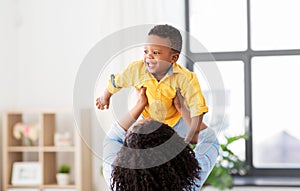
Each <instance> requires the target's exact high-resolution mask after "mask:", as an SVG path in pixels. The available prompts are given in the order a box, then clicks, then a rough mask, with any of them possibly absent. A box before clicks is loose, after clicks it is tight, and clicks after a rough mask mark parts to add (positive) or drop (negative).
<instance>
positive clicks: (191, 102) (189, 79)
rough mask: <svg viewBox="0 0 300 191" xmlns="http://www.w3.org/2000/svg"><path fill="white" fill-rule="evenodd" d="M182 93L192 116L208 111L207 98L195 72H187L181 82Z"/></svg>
mask: <svg viewBox="0 0 300 191" xmlns="http://www.w3.org/2000/svg"><path fill="white" fill-rule="evenodd" d="M180 90H181V92H180V93H181V95H182V96H183V97H184V98H185V102H186V104H187V106H188V107H189V109H190V113H191V117H195V116H199V115H201V114H203V113H206V112H208V107H207V106H206V102H205V98H204V96H203V94H202V91H201V88H200V84H199V81H198V79H197V76H196V74H195V73H193V72H191V73H190V74H187V75H186V76H185V78H184V79H183V80H182V82H181V87H180Z"/></svg>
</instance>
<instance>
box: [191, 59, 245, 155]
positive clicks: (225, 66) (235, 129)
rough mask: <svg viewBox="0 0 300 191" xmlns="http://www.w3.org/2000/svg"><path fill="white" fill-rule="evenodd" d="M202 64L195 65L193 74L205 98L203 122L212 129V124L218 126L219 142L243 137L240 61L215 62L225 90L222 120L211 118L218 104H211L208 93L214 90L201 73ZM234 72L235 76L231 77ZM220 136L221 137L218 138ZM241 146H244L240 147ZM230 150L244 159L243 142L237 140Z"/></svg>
mask: <svg viewBox="0 0 300 191" xmlns="http://www.w3.org/2000/svg"><path fill="white" fill-rule="evenodd" d="M202 64H203V62H202V63H201V62H198V63H195V65H194V72H195V73H196V74H197V77H198V80H199V82H200V86H201V90H202V92H203V94H204V96H205V98H206V102H207V103H206V104H207V106H208V108H209V111H210V112H208V113H207V114H205V115H204V119H203V120H204V122H205V123H206V124H208V125H209V127H212V126H213V125H214V124H217V123H221V125H220V124H218V128H221V130H222V132H221V133H220V134H219V137H218V138H219V140H220V142H223V143H225V137H224V136H223V135H225V136H227V137H232V136H237V135H243V134H244V133H245V128H244V123H245V122H244V117H245V101H244V88H245V87H244V83H245V82H244V63H243V62H241V61H229V62H216V64H217V66H218V68H219V71H220V73H221V75H222V78H223V82H224V88H225V107H226V110H225V115H222V116H220V117H222V118H223V117H224V118H223V119H219V117H215V118H213V117H212V115H211V113H212V112H211V110H212V109H215V108H217V107H218V103H213V101H212V96H211V94H210V93H215V92H214V91H216V90H215V89H212V88H211V87H210V86H209V83H208V82H207V80H206V78H205V76H203V73H202V72H201V65H202ZM233 71H234V73H235V75H232V72H233ZM212 128H213V127H212ZM220 135H221V136H220ZM241 145H244V146H243V147H241ZM230 146H231V148H230V149H231V150H232V151H233V152H234V153H236V155H237V156H239V158H240V159H245V149H244V148H245V141H244V140H238V141H236V142H235V143H233V144H232V145H230Z"/></svg>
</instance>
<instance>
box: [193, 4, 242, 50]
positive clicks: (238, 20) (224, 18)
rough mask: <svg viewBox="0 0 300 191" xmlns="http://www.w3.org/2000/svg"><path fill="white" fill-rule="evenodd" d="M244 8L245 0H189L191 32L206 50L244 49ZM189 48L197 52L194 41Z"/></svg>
mask: <svg viewBox="0 0 300 191" xmlns="http://www.w3.org/2000/svg"><path fill="white" fill-rule="evenodd" d="M246 10H247V9H246V0H226V1H224V0H191V1H190V10H189V11H190V13H191V14H190V33H191V35H192V36H194V37H195V38H196V39H198V40H199V41H200V42H201V43H202V44H203V45H204V47H206V49H207V50H209V51H212V52H219V51H237V50H239V51H244V50H246V49H247V25H246V23H247V22H246V19H247V17H246V16H247V11H246ZM191 51H192V52H199V50H198V49H197V48H196V47H194V46H193V43H191ZM200 51H201V50H200Z"/></svg>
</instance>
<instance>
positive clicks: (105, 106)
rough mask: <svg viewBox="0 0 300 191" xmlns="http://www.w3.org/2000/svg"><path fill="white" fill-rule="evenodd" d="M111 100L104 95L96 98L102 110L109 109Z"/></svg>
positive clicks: (98, 106)
mask: <svg viewBox="0 0 300 191" xmlns="http://www.w3.org/2000/svg"><path fill="white" fill-rule="evenodd" d="M109 100H110V99H105V98H104V97H103V96H102V97H98V98H97V99H96V106H97V108H98V109H100V110H104V109H108V108H109Z"/></svg>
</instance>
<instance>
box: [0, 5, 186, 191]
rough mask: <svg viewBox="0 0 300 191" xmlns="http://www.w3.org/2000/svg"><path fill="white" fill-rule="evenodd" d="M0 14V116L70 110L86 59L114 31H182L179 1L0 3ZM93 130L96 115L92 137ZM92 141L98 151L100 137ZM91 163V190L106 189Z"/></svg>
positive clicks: (97, 167) (98, 164)
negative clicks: (164, 27)
mask: <svg viewBox="0 0 300 191" xmlns="http://www.w3.org/2000/svg"><path fill="white" fill-rule="evenodd" d="M0 14H1V15H0V27H1V28H0V34H1V35H0V42H1V43H0V66H1V69H0V87H1V94H0V100H1V102H0V111H3V110H5V109H9V108H15V107H18V108H61V107H72V96H73V95H72V93H73V85H74V80H75V77H76V72H77V70H78V68H79V66H80V64H81V62H82V60H83V58H84V56H85V55H86V54H87V52H88V51H89V50H90V49H91V48H92V47H93V45H95V44H96V43H97V42H98V41H100V40H101V39H102V38H104V37H105V36H107V35H109V34H111V33H113V32H116V31H118V30H121V29H123V28H125V27H129V26H134V25H139V24H158V23H168V24H172V25H174V26H176V27H178V28H180V29H184V1H182V0H164V1H161V0H153V1H142V0H114V1H105V0H99V1H97V0H26V1H20V0H1V1H0ZM141 56H142V55H141ZM0 119H1V118H0ZM111 121H112V117H111V116H109V118H108V120H107V121H105V122H104V123H105V125H106V126H109V124H110V123H111ZM97 126H98V121H97V120H96V117H95V114H94V118H93V130H94V131H95V132H96V130H95V129H97ZM1 136H2V134H1ZM93 136H94V137H93V142H94V148H95V151H96V152H101V144H99V135H97V133H94V134H93ZM0 144H1V143H0ZM1 162H2V161H1ZM93 164H94V166H93V169H94V177H93V179H94V187H95V188H94V190H104V186H103V180H101V176H100V175H99V171H98V169H99V166H100V164H101V160H100V159H99V158H97V157H94V159H93Z"/></svg>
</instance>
